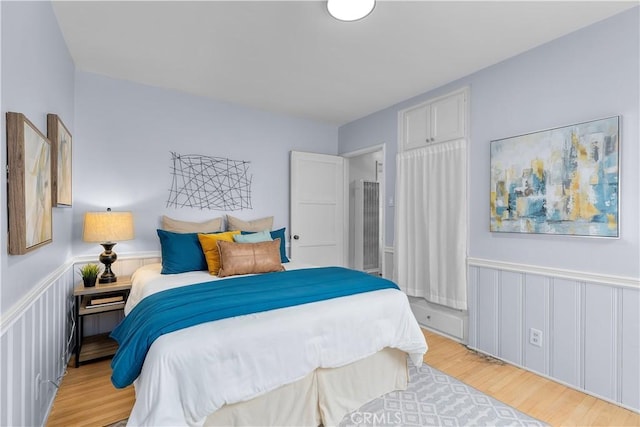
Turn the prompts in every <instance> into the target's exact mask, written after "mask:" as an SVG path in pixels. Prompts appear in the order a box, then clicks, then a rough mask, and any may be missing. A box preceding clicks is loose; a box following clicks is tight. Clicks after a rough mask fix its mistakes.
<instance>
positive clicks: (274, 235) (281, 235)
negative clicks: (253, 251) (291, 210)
mask: <svg viewBox="0 0 640 427" xmlns="http://www.w3.org/2000/svg"><path fill="white" fill-rule="evenodd" d="M285 230H286V228H281V229H279V230H273V231H270V232H269V234H270V235H271V239H272V240H276V239H280V262H281V263H283V264H284V263H285V262H289V258H287V245H286V244H285ZM241 234H256V233H255V232H253V231H243V232H241Z"/></svg>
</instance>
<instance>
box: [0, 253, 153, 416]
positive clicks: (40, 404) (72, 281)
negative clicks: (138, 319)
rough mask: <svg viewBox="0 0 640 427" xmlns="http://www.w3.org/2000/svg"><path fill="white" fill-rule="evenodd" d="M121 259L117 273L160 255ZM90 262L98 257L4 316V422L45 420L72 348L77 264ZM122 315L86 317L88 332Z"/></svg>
mask: <svg viewBox="0 0 640 427" xmlns="http://www.w3.org/2000/svg"><path fill="white" fill-rule="evenodd" d="M122 258H123V259H122V260H120V259H119V260H118V261H117V262H116V264H114V272H115V273H116V275H129V274H131V273H132V272H133V271H135V269H136V268H138V267H139V266H142V265H145V264H148V263H151V262H159V260H160V258H159V254H157V253H150V254H147V253H145V254H132V255H127V256H123V257H122ZM87 262H96V261H94V258H93V257H82V258H77V259H75V260H71V261H69V262H68V263H67V264H65V265H63V266H61V267H60V268H59V269H57V270H56V271H54V272H53V273H51V274H50V275H49V276H48V277H46V278H44V279H43V281H42V282H41V283H39V284H38V285H37V286H36V287H35V288H34V291H32V292H30V293H29V294H28V295H26V296H25V297H24V298H23V299H22V300H21V301H19V302H18V303H17V304H16V306H15V308H12V309H11V310H9V312H8V313H6V314H3V316H2V318H1V319H0V360H2V364H0V379H1V380H0V408H1V409H0V426H41V425H44V424H45V422H46V419H47V416H48V414H49V412H50V411H51V406H52V405H53V399H54V398H55V395H56V392H57V385H59V384H60V381H61V380H62V377H63V375H64V373H65V369H66V367H67V363H68V361H69V357H70V354H71V353H72V352H73V345H74V344H75V343H73V342H71V339H72V337H73V331H74V329H73V328H75V324H74V321H73V310H74V303H75V301H74V298H73V288H74V287H75V286H76V285H77V284H78V283H79V282H80V277H79V275H78V272H77V269H78V266H80V265H81V264H86V263H87ZM121 316H122V314H121V313H105V314H104V316H102V315H100V314H98V315H94V316H87V318H86V319H87V321H85V333H86V334H87V335H90V334H93V333H99V332H102V331H108V330H111V328H113V326H115V324H116V323H117V321H118V320H119V319H120V317H121ZM90 318H93V319H92V320H91V321H89V319H90ZM92 322H93V323H92ZM88 323H91V325H90V326H89V327H86V326H87V324H88ZM70 369H73V368H70Z"/></svg>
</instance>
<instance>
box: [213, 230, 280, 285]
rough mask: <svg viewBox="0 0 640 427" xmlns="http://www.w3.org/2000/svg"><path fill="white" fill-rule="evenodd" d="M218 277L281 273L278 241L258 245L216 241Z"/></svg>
mask: <svg viewBox="0 0 640 427" xmlns="http://www.w3.org/2000/svg"><path fill="white" fill-rule="evenodd" d="M217 243H218V250H219V251H220V270H219V271H218V276H219V277H226V276H235V275H238V274H251V273H269V272H272V271H282V270H284V267H283V266H282V263H281V262H280V239H275V240H272V241H270V242H259V243H233V242H225V241H222V240H218V242H217Z"/></svg>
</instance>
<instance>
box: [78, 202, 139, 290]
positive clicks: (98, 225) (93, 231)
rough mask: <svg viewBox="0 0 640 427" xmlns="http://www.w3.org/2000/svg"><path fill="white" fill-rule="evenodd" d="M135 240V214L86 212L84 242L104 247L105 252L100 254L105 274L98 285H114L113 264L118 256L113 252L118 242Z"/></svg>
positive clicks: (108, 211)
mask: <svg viewBox="0 0 640 427" xmlns="http://www.w3.org/2000/svg"><path fill="white" fill-rule="evenodd" d="M131 239H133V214H132V213H131V212H112V211H111V208H108V209H107V211H106V212H86V213H85V214H84V231H83V233H82V240H84V241H85V242H97V243H100V244H101V245H102V247H103V248H104V252H102V253H101V254H100V258H99V259H100V262H101V263H103V264H104V272H103V273H102V275H101V276H100V278H99V279H98V283H113V282H115V281H116V280H117V277H116V275H115V274H113V271H111V264H113V263H114V262H115V261H116V259H118V256H117V255H116V253H115V252H113V251H112V249H113V247H114V246H115V245H116V241H122V240H131Z"/></svg>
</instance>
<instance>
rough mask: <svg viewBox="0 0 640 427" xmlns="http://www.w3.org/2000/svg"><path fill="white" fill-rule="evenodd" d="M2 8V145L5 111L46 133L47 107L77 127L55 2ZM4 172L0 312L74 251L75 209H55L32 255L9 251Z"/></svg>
mask: <svg viewBox="0 0 640 427" xmlns="http://www.w3.org/2000/svg"><path fill="white" fill-rule="evenodd" d="M0 7H1V8H2V100H1V102H2V117H1V118H0V120H1V122H2V132H1V138H2V147H3V148H2V150H0V159H1V161H0V164H2V165H4V164H6V161H7V159H6V131H5V114H6V112H8V111H15V112H19V113H23V114H24V115H25V116H26V117H27V118H28V119H29V120H30V121H31V122H32V123H33V124H34V125H35V126H36V127H37V128H38V129H39V130H40V132H42V133H43V134H44V135H46V134H47V113H55V114H58V115H59V116H60V118H61V119H62V120H63V122H64V123H65V125H66V126H67V128H68V129H69V130H70V132H71V133H72V134H73V133H74V70H75V68H74V64H73V61H72V59H71V56H70V55H69V52H68V50H67V46H66V44H65V42H64V39H63V38H62V33H61V32H60V29H59V27H58V22H57V20H56V17H55V15H54V12H53V8H52V6H51V3H50V2H6V1H3V2H1V4H0ZM0 176H1V177H2V178H0V180H1V183H0V189H1V190H0V194H1V197H0V207H1V208H0V259H1V267H0V273H1V275H0V296H1V298H0V299H1V303H0V312H1V313H4V312H5V311H6V310H7V309H8V308H9V307H11V306H12V305H13V304H15V303H16V302H17V301H18V300H19V299H20V298H21V297H22V296H24V295H26V294H27V293H28V292H29V291H30V290H32V289H33V287H34V286H36V285H37V284H38V283H39V282H40V281H41V280H42V279H43V278H44V277H45V276H46V275H47V274H49V273H51V272H52V271H54V270H55V269H56V268H58V267H59V266H60V265H61V264H64V263H65V262H66V261H67V260H68V259H69V257H70V255H71V224H72V213H73V212H72V209H70V208H54V209H53V243H51V244H49V245H46V246H44V247H42V248H39V249H37V250H35V251H33V252H31V253H28V254H26V255H8V254H7V208H6V206H7V197H6V191H5V189H6V188H7V187H6V185H7V181H6V176H5V174H4V173H1V174H0Z"/></svg>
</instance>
